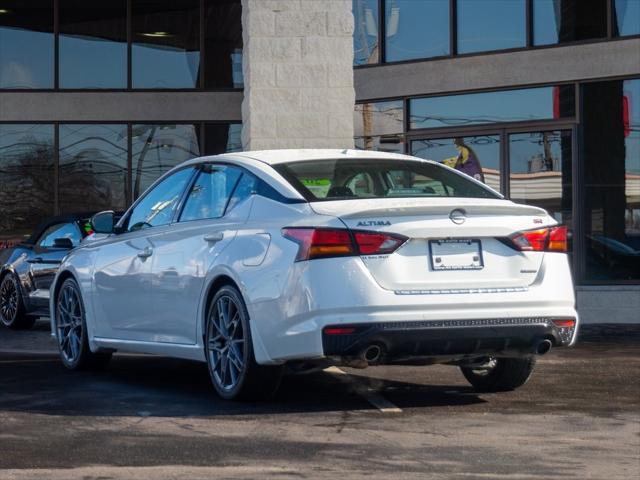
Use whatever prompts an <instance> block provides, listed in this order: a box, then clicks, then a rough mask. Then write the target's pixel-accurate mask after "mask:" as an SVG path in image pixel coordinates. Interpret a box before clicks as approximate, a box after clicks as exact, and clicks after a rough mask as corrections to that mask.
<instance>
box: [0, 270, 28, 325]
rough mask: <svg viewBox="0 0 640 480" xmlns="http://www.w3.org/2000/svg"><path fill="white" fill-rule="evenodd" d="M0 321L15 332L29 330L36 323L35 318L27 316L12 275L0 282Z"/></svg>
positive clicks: (16, 283) (9, 274) (16, 282)
mask: <svg viewBox="0 0 640 480" xmlns="http://www.w3.org/2000/svg"><path fill="white" fill-rule="evenodd" d="M0 321H1V322H2V324H3V325H4V326H6V327H9V328H11V329H15V330H18V329H28V328H31V327H33V324H34V323H35V322H36V317H30V316H29V315H27V312H26V308H25V306H24V302H23V301H22V294H21V293H20V285H19V283H18V279H17V278H16V276H15V275H14V274H12V273H7V274H6V275H5V276H4V277H3V278H2V281H1V282H0Z"/></svg>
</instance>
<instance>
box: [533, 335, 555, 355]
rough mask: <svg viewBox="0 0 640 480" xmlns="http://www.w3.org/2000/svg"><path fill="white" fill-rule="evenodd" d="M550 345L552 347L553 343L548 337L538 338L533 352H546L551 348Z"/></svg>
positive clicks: (541, 353) (542, 353) (540, 353)
mask: <svg viewBox="0 0 640 480" xmlns="http://www.w3.org/2000/svg"><path fill="white" fill-rule="evenodd" d="M551 347H553V343H551V340H549V339H548V338H545V339H544V340H540V341H539V342H538V344H537V345H536V348H535V352H536V353H537V354H538V355H544V354H545V353H548V352H549V350H551Z"/></svg>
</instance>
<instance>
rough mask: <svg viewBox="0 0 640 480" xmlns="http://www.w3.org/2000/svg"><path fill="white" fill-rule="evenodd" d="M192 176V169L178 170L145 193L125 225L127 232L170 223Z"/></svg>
mask: <svg viewBox="0 0 640 480" xmlns="http://www.w3.org/2000/svg"><path fill="white" fill-rule="evenodd" d="M192 175H193V168H184V169H182V170H178V171H177V172H175V173H173V174H171V175H170V176H169V177H167V178H165V179H164V180H163V181H162V182H160V183H159V184H158V185H156V186H155V187H153V188H152V189H151V190H150V191H149V192H147V193H146V195H145V196H144V198H143V199H142V200H141V201H140V202H139V203H138V204H137V205H136V206H135V207H134V208H133V211H132V212H131V215H130V216H129V221H128V223H127V225H128V230H129V231H130V232H131V231H134V230H141V229H143V228H149V227H158V226H161V225H168V224H169V223H171V221H172V220H173V216H174V214H175V211H176V209H177V208H178V204H179V202H180V197H181V196H182V193H183V192H184V190H185V188H186V187H187V183H188V182H189V180H190V179H191V177H192Z"/></svg>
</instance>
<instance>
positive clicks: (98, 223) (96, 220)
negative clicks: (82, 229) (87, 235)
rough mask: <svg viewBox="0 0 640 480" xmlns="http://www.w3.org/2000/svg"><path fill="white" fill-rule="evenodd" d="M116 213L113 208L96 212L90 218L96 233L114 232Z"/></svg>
mask: <svg viewBox="0 0 640 480" xmlns="http://www.w3.org/2000/svg"><path fill="white" fill-rule="evenodd" d="M114 215H115V214H114V213H113V210H107V211H106V212H99V213H96V214H95V215H94V216H93V217H91V220H90V221H91V226H92V227H93V231H94V232H96V233H113V227H114V223H115V216H114Z"/></svg>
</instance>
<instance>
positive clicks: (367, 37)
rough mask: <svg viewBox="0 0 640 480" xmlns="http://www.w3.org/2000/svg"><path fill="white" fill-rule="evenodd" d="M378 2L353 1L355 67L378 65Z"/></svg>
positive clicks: (373, 0)
mask: <svg viewBox="0 0 640 480" xmlns="http://www.w3.org/2000/svg"><path fill="white" fill-rule="evenodd" d="M379 15H380V12H378V0H353V17H354V20H355V25H354V26H355V28H354V30H353V47H354V58H353V64H354V65H366V64H371V63H378V61H379V59H380V51H379V48H378V19H379Z"/></svg>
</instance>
